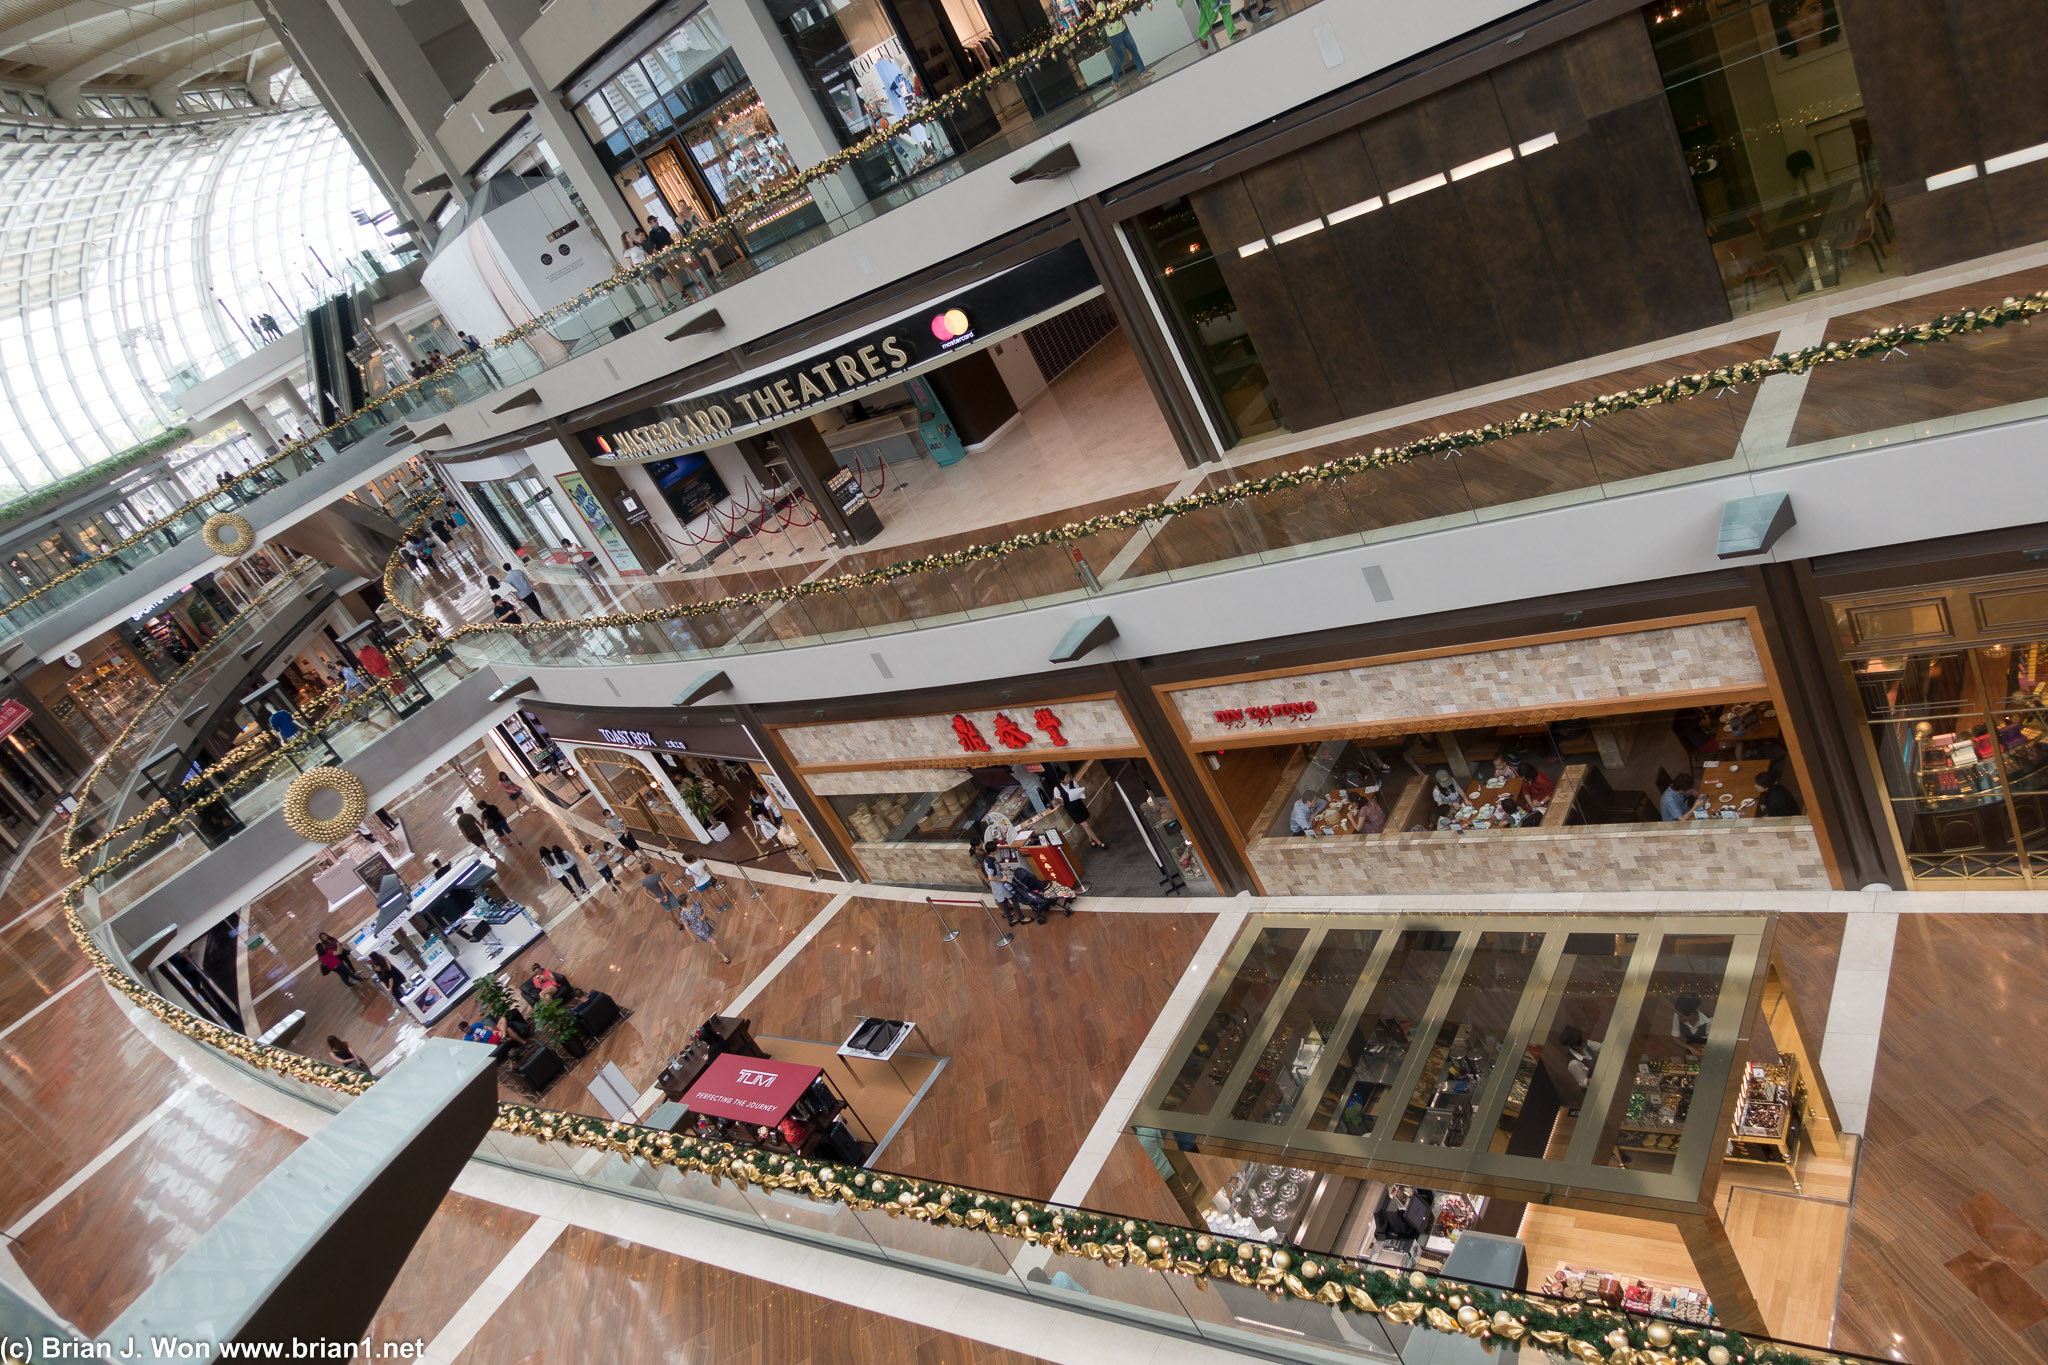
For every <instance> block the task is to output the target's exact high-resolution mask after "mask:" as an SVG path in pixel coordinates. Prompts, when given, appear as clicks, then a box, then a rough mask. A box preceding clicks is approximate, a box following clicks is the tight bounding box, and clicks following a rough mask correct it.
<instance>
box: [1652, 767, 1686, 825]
mask: <svg viewBox="0 0 2048 1365" xmlns="http://www.w3.org/2000/svg"><path fill="white" fill-rule="evenodd" d="M1692 788H1693V780H1692V774H1691V773H1680V774H1678V775H1677V776H1676V777H1674V778H1672V779H1671V785H1670V786H1668V787H1666V788H1665V789H1664V794H1663V795H1662V796H1660V797H1659V798H1657V813H1658V814H1659V815H1661V816H1662V817H1663V818H1664V819H1666V820H1683V819H1684V818H1685V817H1686V816H1687V815H1689V814H1691V813H1692V806H1693V801H1694V799H1695V798H1694V796H1693V790H1692Z"/></svg>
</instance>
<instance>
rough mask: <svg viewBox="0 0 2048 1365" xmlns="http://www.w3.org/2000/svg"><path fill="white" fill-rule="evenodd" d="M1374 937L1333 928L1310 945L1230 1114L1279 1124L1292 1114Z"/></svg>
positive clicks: (1362, 969) (1369, 932)
mask: <svg viewBox="0 0 2048 1365" xmlns="http://www.w3.org/2000/svg"><path fill="white" fill-rule="evenodd" d="M1379 936H1380V935H1379V930H1377V929H1333V930H1331V931H1330V934H1329V936H1328V937H1327V938H1325V939H1324V940H1323V941H1322V943H1321V944H1320V945H1319V946H1318V947H1317V948H1316V952H1315V956H1314V957H1313V958H1311V959H1310V961H1309V965H1308V971H1307V973H1306V974H1305V975H1303V977H1302V979H1301V982H1300V984H1299V985H1297V986H1296V987H1295V989H1294V994H1293V995H1292V996H1290V997H1289V998H1288V1001H1287V1008H1286V1009H1285V1010H1284V1011H1283V1012H1282V1013H1281V1015H1280V1021H1279V1023H1278V1024H1276V1025H1275V1026H1274V1028H1273V1035H1272V1037H1271V1038H1269V1039H1267V1041H1266V1048H1265V1051H1264V1052H1263V1053H1262V1054H1261V1055H1260V1057H1259V1060H1258V1063H1257V1064H1256V1065H1255V1066H1253V1067H1252V1072H1251V1075H1250V1076H1249V1077H1248V1078H1247V1079H1246V1081H1245V1086H1244V1090H1243V1092H1242V1093H1240V1094H1239V1095H1238V1097H1237V1103H1236V1105H1235V1106H1233V1107H1232V1109H1231V1111H1230V1117H1232V1118H1234V1119H1248V1120H1250V1121H1251V1122H1253V1123H1270V1124H1284V1123H1286V1122H1287V1120H1288V1119H1289V1118H1291V1117H1292V1116H1293V1114H1294V1108H1295V1106H1296V1105H1297V1104H1299V1103H1300V1102H1301V1095H1302V1091H1303V1089H1304V1088H1305V1087H1306V1086H1307V1085H1308V1082H1309V1077H1310V1076H1312V1075H1313V1074H1315V1069H1316V1064H1317V1063H1318V1062H1320V1061H1322V1059H1323V1049H1324V1047H1325V1046H1327V1044H1328V1039H1329V1036H1330V1035H1331V1034H1332V1033H1333V1032H1335V1031H1336V1027H1337V1016H1338V1015H1339V1014H1340V1013H1342V1012H1343V1009H1344V1002H1345V1001H1347V1000H1349V999H1350V998H1351V992H1352V990H1353V989H1355V988H1356V987H1357V985H1358V978H1359V977H1360V976H1361V975H1363V974H1364V972H1365V965H1366V962H1367V960H1368V959H1370V958H1371V956H1372V948H1373V944H1374V943H1375V942H1377V941H1378V940H1379Z"/></svg>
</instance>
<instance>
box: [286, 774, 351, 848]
mask: <svg viewBox="0 0 2048 1365" xmlns="http://www.w3.org/2000/svg"><path fill="white" fill-rule="evenodd" d="M323 791H327V792H334V793H335V794H336V795H338V796H339V797H340V798H341V807H340V809H339V810H337V811H336V812H335V813H334V814H333V815H331V816H329V817H328V818H326V819H324V820H323V819H319V818H317V817H316V816H314V814H313V811H312V802H313V795H314V793H315V792H323ZM369 813H370V792H369V788H367V787H365V786H364V785H363V780H362V779H361V778H359V777H357V776H356V775H355V774H354V773H352V772H350V771H349V770H348V769H346V768H336V767H332V766H328V767H320V768H308V769H307V770H306V771H305V772H302V773H300V774H299V775H298V776H297V777H296V778H294V779H292V784H291V786H289V787H287V788H285V793H284V823H285V826H286V828H288V829H290V830H291V832H292V833H294V834H296V835H298V836H299V837H300V838H301V839H305V840H308V841H310V842H312V843H316V844H331V843H333V842H334V841H335V840H337V839H343V838H346V837H347V836H349V835H351V834H354V833H355V832H356V826H357V825H360V824H361V823H362V822H363V818H364V817H365V816H367V815H368V814H369Z"/></svg>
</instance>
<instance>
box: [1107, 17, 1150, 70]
mask: <svg viewBox="0 0 2048 1365" xmlns="http://www.w3.org/2000/svg"><path fill="white" fill-rule="evenodd" d="M1104 8H1106V6H1103V5H1101V4H1098V5H1097V6H1096V9H1097V11H1098V12H1100V11H1101V10H1103V9H1104ZM1102 36H1103V37H1104V38H1107V39H1108V40H1109V78H1110V80H1111V81H1121V80H1122V79H1123V78H1124V62H1125V60H1126V59H1128V60H1129V61H1130V64H1131V67H1132V69H1133V70H1135V71H1136V72H1137V73H1138V77H1139V80H1140V81H1141V82H1142V81H1144V80H1146V79H1148V77H1147V75H1146V71H1145V59H1144V58H1143V57H1140V56H1139V55H1138V40H1137V39H1136V38H1133V37H1132V36H1131V30H1130V28H1129V27H1128V26H1127V25H1126V24H1125V23H1124V16H1123V15H1121V14H1119V15H1116V16H1115V17H1114V18H1112V19H1111V20H1110V21H1109V22H1108V23H1106V24H1104V25H1103V26H1102Z"/></svg>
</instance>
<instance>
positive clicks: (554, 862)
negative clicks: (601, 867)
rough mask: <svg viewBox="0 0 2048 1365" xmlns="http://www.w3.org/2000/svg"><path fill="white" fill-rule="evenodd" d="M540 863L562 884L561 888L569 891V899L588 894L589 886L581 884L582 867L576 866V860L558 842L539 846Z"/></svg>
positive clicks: (577, 898)
mask: <svg viewBox="0 0 2048 1365" xmlns="http://www.w3.org/2000/svg"><path fill="white" fill-rule="evenodd" d="M540 865H541V866H542V867H544V868H546V869H547V870H548V875H549V876H551V877H553V878H554V879H555V880H556V881H558V882H560V883H561V884H562V889H563V890H564V891H567V892H568V893H569V899H570V900H581V899H582V898H583V897H585V896H587V895H589V894H590V888H589V887H588V886H585V885H584V884H583V871H582V869H580V868H579V867H577V866H576V860H575V859H574V858H573V857H571V856H570V855H569V852H568V850H566V849H564V848H563V847H562V846H561V845H560V844H556V845H554V846H553V847H549V846H547V845H545V844H543V845H542V846H541V850H540ZM572 879H573V880H574V882H575V885H574V886H571V885H570V881H571V880H572Z"/></svg>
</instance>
